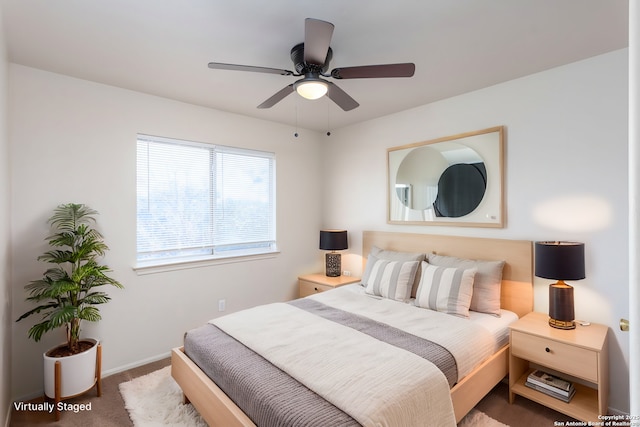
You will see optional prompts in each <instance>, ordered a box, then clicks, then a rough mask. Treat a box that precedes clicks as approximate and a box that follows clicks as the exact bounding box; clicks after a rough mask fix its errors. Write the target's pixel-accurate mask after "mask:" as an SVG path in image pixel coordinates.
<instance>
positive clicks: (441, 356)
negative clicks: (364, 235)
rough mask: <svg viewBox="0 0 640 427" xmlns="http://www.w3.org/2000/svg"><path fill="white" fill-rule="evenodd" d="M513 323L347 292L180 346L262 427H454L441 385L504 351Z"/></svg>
mask: <svg viewBox="0 0 640 427" xmlns="http://www.w3.org/2000/svg"><path fill="white" fill-rule="evenodd" d="M515 318H516V316H515V315H514V314H512V313H509V312H506V311H505V312H504V313H503V315H502V316H500V317H497V316H491V315H483V314H480V313H473V314H472V316H471V318H470V319H460V318H455V317H453V316H449V315H446V314H442V313H436V312H431V310H425V309H420V308H417V307H412V306H411V303H410V302H409V303H399V302H397V301H391V300H388V299H377V298H375V297H371V296H369V295H366V294H364V292H362V287H360V286H357V285H352V286H347V287H343V288H339V289H336V290H334V291H331V292H324V293H322V294H318V295H314V296H311V297H308V298H304V299H301V300H296V301H293V302H291V303H281V304H269V305H267V306H261V307H257V308H254V309H249V310H245V311H243V312H239V313H233V314H231V315H227V316H224V317H222V318H218V319H213V320H212V321H211V322H210V323H208V324H206V325H203V326H201V327H200V328H196V329H194V330H192V331H189V332H188V333H187V334H186V335H185V346H184V348H185V353H186V354H187V355H188V356H189V357H190V358H191V359H192V360H193V361H194V362H195V363H196V364H197V365H198V366H199V367H200V368H201V369H202V370H203V371H204V372H205V373H206V374H207V375H208V376H209V377H210V378H211V379H212V380H213V381H214V382H215V383H216V384H217V385H218V386H219V387H220V388H221V389H222V390H223V391H224V392H225V393H226V394H227V395H228V396H229V397H230V398H231V399H232V400H233V401H234V402H235V403H236V404H237V405H238V406H239V407H240V408H241V409H242V410H243V412H245V414H247V415H248V416H249V417H250V418H251V419H252V420H253V421H254V422H255V423H256V424H257V425H260V426H298V425H308V426H327V425H344V426H351V425H353V426H355V425H397V423H398V422H401V423H402V425H412V424H414V423H412V422H411V420H405V419H402V421H399V420H401V418H398V417H404V416H405V414H409V415H410V416H413V417H415V419H422V420H424V419H429V420H430V421H434V420H438V419H439V420H441V421H442V423H441V425H447V424H449V425H455V421H454V420H453V418H452V417H453V415H452V406H451V401H450V396H449V393H448V388H449V387H451V386H452V385H454V384H455V383H456V382H457V381H459V380H460V379H461V378H463V377H464V376H465V375H467V374H468V373H469V372H470V371H471V370H473V368H475V366H477V365H478V364H480V363H482V361H484V360H486V359H487V358H488V357H489V356H490V355H491V354H492V353H493V352H495V350H496V349H498V348H500V347H502V345H503V344H502V343H504V341H505V339H508V324H509V323H510V322H511V321H513V320H515ZM278 319H280V320H278ZM425 325H429V326H427V327H425ZM465 330H467V332H470V333H467V332H464V331H465ZM336 337H337V338H336ZM474 337H475V338H474ZM476 338H478V341H477V342H475V343H473V342H471V341H470V340H471V339H476ZM332 340H335V341H332ZM440 347H442V349H444V350H442V349H441V348H440ZM378 355H381V357H382V358H381V359H380V360H379V361H378V360H377V359H375V357H378ZM452 361H453V362H452ZM323 365H324V366H323ZM452 365H453V367H454V370H453V371H452V370H451V366H452ZM432 367H433V369H432ZM376 370H378V371H376ZM436 372H437V373H436ZM396 380H398V381H399V382H398V384H394V382H395V381H396ZM376 381H377V385H375V386H374V383H376ZM358 382H360V383H361V384H359V385H358V384H355V383H358ZM427 385H429V387H430V388H432V389H434V390H437V392H434V391H433V390H429V389H427ZM358 387H359V388H358ZM378 389H379V390H378ZM393 398H397V400H398V401H402V402H404V403H403V404H406V405H407V406H406V408H404V409H398V408H399V406H398V405H396V404H395V403H393V402H394V400H393ZM388 402H391V404H389V403H388ZM412 402H413V403H412ZM394 408H395V409H394Z"/></svg>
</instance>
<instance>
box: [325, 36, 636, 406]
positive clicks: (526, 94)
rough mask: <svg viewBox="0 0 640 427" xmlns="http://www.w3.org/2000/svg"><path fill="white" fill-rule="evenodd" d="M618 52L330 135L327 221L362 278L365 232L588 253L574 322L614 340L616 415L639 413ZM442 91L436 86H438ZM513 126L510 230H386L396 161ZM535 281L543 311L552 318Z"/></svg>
mask: <svg viewBox="0 0 640 427" xmlns="http://www.w3.org/2000/svg"><path fill="white" fill-rule="evenodd" d="M627 55H628V51H627V50H626V49H625V50H620V51H616V52H612V53H609V54H606V55H602V56H598V57H595V58H591V59H588V60H585V61H581V62H578V63H574V64H570V65H567V66H564V67H560V68H555V69H552V70H549V71H545V72H542V73H539V74H535V75H531V76H528V77H525V78H521V79H518V80H514V81H510V82H507V83H503V84H500V85H496V86H493V87H490V88H486V89H483V90H479V91H476V92H472V93H469V94H465V95H462V96H458V97H455V98H450V99H447V100H444V101H441V102H436V103H433V104H429V105H425V106H422V107H418V108H415V109H412V110H409V111H405V112H402V113H399V114H395V115H391V116H386V117H382V118H380V119H376V120H372V121H369V122H366V123H361V124H358V125H355V126H352V127H349V128H343V129H340V130H336V131H334V132H332V135H331V138H329V139H327V142H326V144H327V150H326V151H325V152H324V155H325V161H324V167H325V168H326V170H327V173H326V174H325V175H326V176H327V177H328V179H329V181H328V182H327V185H326V186H325V203H324V206H325V211H324V216H323V221H324V222H325V224H326V225H331V226H333V227H344V228H346V229H348V230H349V232H350V237H351V248H352V249H350V251H349V253H350V254H349V255H346V256H343V264H344V268H346V269H350V270H353V271H354V272H357V271H360V269H361V257H360V255H361V254H360V251H361V250H360V248H361V243H362V242H361V238H360V237H361V231H362V230H367V229H373V230H392V231H398V232H418V233H433V234H459V235H468V236H482V237H497V238H513V239H528V240H548V239H550V240H577V241H582V242H585V244H586V262H587V271H586V276H587V278H586V279H585V280H582V281H579V282H575V283H573V284H574V285H575V288H576V289H575V299H576V317H577V318H579V319H587V320H590V321H593V322H599V323H604V324H606V325H608V326H609V327H610V328H611V332H610V347H609V351H610V373H611V385H612V386H611V395H610V406H611V407H612V408H613V409H615V410H620V411H625V412H628V411H629V391H628V390H629V387H628V384H629V382H628V374H629V369H628V366H629V361H628V354H629V342H628V340H629V338H628V334H624V333H622V332H620V331H619V328H618V320H619V319H620V318H621V317H626V316H627V314H628V313H629V306H628V287H627V283H628V247H627V246H628V224H627V219H628V212H627V208H628V201H627V188H628V185H627V176H628V174H627V136H628V129H627V107H628V104H627V90H628V84H627V76H628V71H627V66H628V58H627ZM434 84H437V82H434ZM497 125H504V126H506V177H505V184H506V203H507V206H508V209H507V225H506V227H505V228H504V229H481V228H456V227H437V226H432V227H429V226H398V225H389V224H387V223H386V192H385V191H386V188H387V186H386V180H387V173H386V154H387V152H386V149H387V148H389V147H393V146H398V145H403V144H407V143H411V142H418V141H425V140H429V139H434V138H437V137H441V136H447V135H454V134H458V133H462V132H467V131H473V130H479V129H484V128H488V127H492V126H497ZM547 285H548V280H547V281H545V280H543V279H536V280H535V286H534V289H535V292H534V293H535V310H536V311H540V312H546V311H547V309H548V293H547Z"/></svg>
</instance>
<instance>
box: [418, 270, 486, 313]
mask: <svg viewBox="0 0 640 427" xmlns="http://www.w3.org/2000/svg"><path fill="white" fill-rule="evenodd" d="M476 271H477V270H476V269H475V268H470V269H466V270H464V269H462V268H454V267H438V266H435V265H431V264H428V263H426V262H424V261H423V262H422V277H421V278H420V285H419V286H418V291H417V292H416V305H417V306H418V307H422V308H429V309H431V310H436V311H440V312H443V313H447V314H453V315H456V316H460V317H469V306H470V305H471V297H472V295H473V279H474V277H475V275H476Z"/></svg>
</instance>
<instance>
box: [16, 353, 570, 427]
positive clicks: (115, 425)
mask: <svg viewBox="0 0 640 427" xmlns="http://www.w3.org/2000/svg"><path fill="white" fill-rule="evenodd" d="M169 363H170V361H169V359H165V360H161V361H158V362H154V363H150V364H148V365H144V366H141V367H139V368H135V369H131V370H128V371H125V372H122V373H119V374H115V375H112V376H110V377H107V378H104V379H103V380H102V397H97V396H96V393H95V390H92V391H90V392H89V393H87V394H86V395H83V396H80V397H77V398H75V399H70V400H68V401H66V402H67V403H70V404H73V403H78V404H88V403H91V410H90V411H81V412H77V413H74V412H65V413H63V414H62V416H61V419H60V421H58V422H55V421H54V417H53V414H48V413H44V412H38V411H16V410H15V409H14V410H13V411H12V414H11V422H10V424H9V425H10V426H12V427H32V426H40V425H42V426H47V425H48V426H63V427H67V426H68V427H76V426H77V427H92V426H95V427H132V426H133V423H132V422H131V419H130V418H129V414H128V412H127V410H126V409H125V407H124V401H123V399H122V396H121V394H120V392H119V390H118V385H119V384H120V383H122V382H125V381H129V380H131V379H133V378H136V377H138V376H141V375H146V374H148V373H151V372H153V371H156V370H158V369H160V368H162V367H164V366H168V365H169ZM42 401H43V399H42V398H40V399H36V400H34V401H32V402H42ZM476 408H477V409H478V410H480V411H482V412H484V413H486V414H487V415H489V416H490V417H492V418H494V419H496V420H498V421H500V422H501V423H503V424H507V425H510V426H514V427H534V426H535V427H545V426H549V427H550V426H553V425H554V422H555V421H569V420H572V419H571V418H569V417H567V416H565V415H562V414H560V413H558V412H555V411H552V410H550V409H547V408H545V407H543V406H541V405H538V404H536V403H534V402H531V401H529V400H527V399H524V398H521V397H517V398H516V402H515V403H514V404H513V405H510V404H509V401H508V386H507V385H506V384H504V383H501V384H498V385H497V386H496V387H495V388H494V389H493V390H492V391H491V392H490V393H489V394H488V395H487V396H486V397H485V398H484V399H483V400H482V401H481V402H480V403H479V404H478V405H477V406H476Z"/></svg>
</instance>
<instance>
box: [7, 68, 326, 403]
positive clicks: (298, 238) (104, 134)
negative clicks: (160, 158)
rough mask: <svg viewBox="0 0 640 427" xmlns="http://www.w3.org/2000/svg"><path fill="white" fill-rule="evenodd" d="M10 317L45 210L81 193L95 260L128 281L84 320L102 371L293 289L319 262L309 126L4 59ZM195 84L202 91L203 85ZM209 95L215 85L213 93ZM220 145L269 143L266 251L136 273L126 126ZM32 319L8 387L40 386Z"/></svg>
mask: <svg viewBox="0 0 640 427" xmlns="http://www.w3.org/2000/svg"><path fill="white" fill-rule="evenodd" d="M9 73H10V78H11V87H10V96H9V107H10V109H11V117H10V124H11V134H10V141H11V148H12V154H11V163H12V165H13V170H12V175H11V178H12V188H11V213H12V215H13V221H12V230H11V231H12V236H11V237H12V239H13V242H14V245H13V247H12V251H13V257H12V259H13V262H12V268H13V272H12V286H13V310H14V313H13V317H14V318H17V317H18V316H19V315H20V314H21V313H23V312H24V311H26V310H27V309H29V308H30V307H32V306H31V305H29V304H27V303H26V302H24V297H25V293H24V290H23V286H24V285H25V284H26V283H28V282H29V281H30V280H34V279H37V278H39V277H40V275H41V274H42V272H43V271H44V270H45V269H46V265H44V264H42V263H39V262H37V261H36V258H37V256H38V255H40V254H41V253H42V252H43V251H44V250H45V248H46V246H45V242H44V238H45V237H46V236H47V234H48V228H47V224H46V220H47V218H48V217H49V216H50V214H51V211H52V209H53V208H54V207H55V206H56V205H58V204H60V203H66V202H76V203H86V204H88V205H89V206H91V207H92V208H94V209H96V210H97V211H98V212H100V216H99V217H98V224H99V227H100V229H101V231H102V232H103V234H104V236H105V239H106V243H107V244H108V245H109V247H110V249H111V250H110V252H109V253H108V255H107V257H106V258H105V259H104V262H105V263H106V264H108V265H109V266H110V267H111V268H112V269H113V271H114V273H113V275H114V277H115V278H117V279H118V280H119V281H120V282H121V283H123V284H124V286H125V287H126V288H125V289H124V290H118V289H115V288H113V289H111V290H109V294H110V296H111V297H112V301H111V302H110V303H109V304H106V305H104V306H102V308H101V313H102V316H103V320H102V321H101V322H100V323H98V324H97V325H94V324H85V326H84V330H85V332H86V333H87V335H90V336H95V337H98V338H100V339H101V340H102V342H103V368H104V370H105V371H107V372H109V371H113V370H116V369H122V368H124V367H127V366H129V365H130V364H137V363H140V362H142V361H145V360H149V359H153V358H155V357H158V356H159V355H166V354H168V351H169V350H170V349H171V348H172V347H174V346H178V345H180V344H181V342H182V336H183V333H184V332H185V331H186V330H187V329H189V328H192V327H196V326H199V325H201V324H202V323H204V322H206V321H207V320H209V319H211V318H213V317H216V316H218V315H219V313H218V311H217V307H218V303H217V301H218V299H221V298H225V299H226V303H227V312H229V311H235V310H238V309H242V308H246V307H249V306H254V305H257V304H263V303H268V302H273V301H282V300H287V299H291V298H293V297H294V296H295V295H297V281H296V280H297V275H298V274H302V273H308V272H312V271H317V270H318V269H319V268H320V267H321V261H322V258H321V253H320V252H319V251H318V249H317V238H318V237H317V236H318V230H319V227H320V225H321V200H320V197H319V194H320V192H321V177H322V175H321V173H320V165H319V164H318V161H317V159H318V157H319V156H320V152H319V147H320V144H319V141H320V138H319V135H318V134H316V133H313V132H306V131H305V132H301V137H300V138H294V137H293V130H292V129H291V128H289V127H286V126H283V125H279V124H274V123H270V122H265V121H260V120H255V119H250V118H246V117H242V116H238V115H233V114H228V113H223V112H220V111H215V110H210V109H206V108H201V107H197V106H193V105H188V104H184V103H180V102H175V101H170V100H166V99H162V98H157V97H153V96H149V95H144V94H141V93H137V92H131V91H127V90H122V89H118V88H114V87H109V86H104V85H100V84H95V83H91V82H87V81H83V80H78V79H74V78H71V77H66V76H61V75H57V74H52V73H47V72H43V71H40V70H36V69H32V68H27V67H23V66H19V65H14V64H11V65H10V69H9ZM203 90H205V89H204V88H203ZM211 96H215V94H211ZM138 132H140V133H146V134H150V135H160V136H166V137H174V138H180V139H187V140H193V141H201V142H210V143H220V144H224V145H234V146H240V147H247V148H255V149H260V150H267V151H273V152H275V153H276V165H277V166H276V168H277V169H276V173H277V189H276V191H277V219H278V223H277V240H278V246H279V249H280V251H281V253H280V254H279V255H277V256H276V257H275V258H272V259H265V260H259V261H252V262H240V263H230V264H221V265H216V266H209V267H202V268H194V269H190V270H181V271H172V272H167V273H157V274H151V275H143V276H138V275H137V274H136V273H135V272H134V271H133V270H132V266H133V265H134V261H135V245H136V239H135V230H136V206H135V204H136V194H135V182H136V171H135V165H136V163H135V162H136V160H135V159H136V153H135V146H136V144H135V142H136V134H137V133H138ZM36 320H37V319H35V318H32V319H30V320H28V321H22V322H20V323H17V324H15V326H14V327H13V356H14V357H13V369H12V371H13V390H12V393H13V397H15V398H19V397H22V396H28V395H32V394H34V393H39V392H41V388H42V367H41V365H42V356H41V354H42V352H44V351H45V350H46V349H48V348H50V347H52V346H54V345H55V344H58V343H59V342H61V341H62V340H63V339H62V331H60V332H59V333H55V332H54V333H50V334H49V335H47V336H46V337H45V338H44V339H43V341H42V342H40V343H35V342H33V341H31V340H28V339H27V330H28V328H29V327H30V326H31V325H32V324H33V323H35V321H36Z"/></svg>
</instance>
